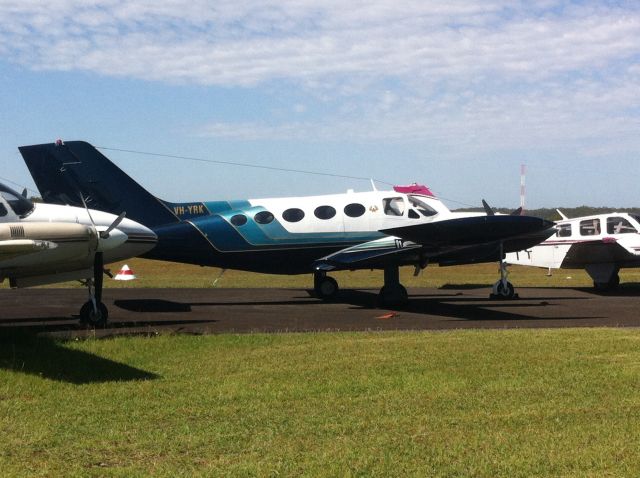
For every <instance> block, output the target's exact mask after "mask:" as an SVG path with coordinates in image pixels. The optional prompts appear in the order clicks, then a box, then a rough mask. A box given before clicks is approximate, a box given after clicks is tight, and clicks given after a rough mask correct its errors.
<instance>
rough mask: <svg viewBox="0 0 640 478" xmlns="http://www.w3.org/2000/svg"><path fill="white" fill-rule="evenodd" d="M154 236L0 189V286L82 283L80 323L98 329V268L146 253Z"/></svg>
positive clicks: (115, 219) (101, 311)
mask: <svg viewBox="0 0 640 478" xmlns="http://www.w3.org/2000/svg"><path fill="white" fill-rule="evenodd" d="M156 241H157V236H156V235H155V234H154V232H153V231H151V230H150V229H149V228H147V227H145V226H143V225H142V224H138V223H137V222H135V221H132V220H131V219H125V218H124V213H122V214H120V215H119V216H116V215H114V214H109V213H106V212H102V211H95V210H90V209H87V208H85V207H73V206H59V205H54V204H45V203H34V202H32V201H30V200H29V199H27V198H26V197H24V195H21V194H18V193H17V192H16V191H14V190H12V189H11V188H9V187H7V186H5V185H4V184H0V282H3V281H4V280H5V279H8V280H9V284H10V286H11V287H30V286H36V285H43V284H51V283H55V282H64V281H68V280H83V281H85V283H86V285H87V288H88V290H89V301H87V302H86V303H85V304H84V305H83V306H82V308H81V309H80V320H81V321H83V322H86V323H88V324H90V325H103V324H104V323H106V321H107V317H108V311H107V308H106V306H105V305H104V304H103V303H102V275H103V272H106V271H104V264H105V263H110V262H115V261H120V260H122V259H126V258H129V257H133V256H137V255H140V254H143V253H145V252H147V251H149V250H150V249H151V248H153V246H154V245H155V244H156Z"/></svg>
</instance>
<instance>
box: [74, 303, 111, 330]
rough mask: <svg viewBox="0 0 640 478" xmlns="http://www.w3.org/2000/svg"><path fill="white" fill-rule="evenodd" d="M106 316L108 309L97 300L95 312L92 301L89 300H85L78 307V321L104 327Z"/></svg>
mask: <svg viewBox="0 0 640 478" xmlns="http://www.w3.org/2000/svg"><path fill="white" fill-rule="evenodd" d="M108 318H109V311H108V309H107V306H106V305H104V304H103V303H102V302H98V310H97V312H96V311H94V310H93V303H92V302H91V301H88V302H85V304H84V305H83V306H82V308H81V309H80V322H82V323H83V324H87V325H90V326H92V327H104V326H105V325H107V319H108Z"/></svg>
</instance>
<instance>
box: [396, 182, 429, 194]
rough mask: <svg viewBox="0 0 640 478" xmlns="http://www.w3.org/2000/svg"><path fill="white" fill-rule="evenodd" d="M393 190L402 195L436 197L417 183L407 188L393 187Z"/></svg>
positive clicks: (425, 187)
mask: <svg viewBox="0 0 640 478" xmlns="http://www.w3.org/2000/svg"><path fill="white" fill-rule="evenodd" d="M393 190H394V191H395V192H397V193H403V194H422V195H424V196H431V197H436V195H435V194H433V193H432V192H431V190H430V189H429V188H428V187H427V186H424V185H422V184H418V183H413V184H410V185H409V186H394V187H393Z"/></svg>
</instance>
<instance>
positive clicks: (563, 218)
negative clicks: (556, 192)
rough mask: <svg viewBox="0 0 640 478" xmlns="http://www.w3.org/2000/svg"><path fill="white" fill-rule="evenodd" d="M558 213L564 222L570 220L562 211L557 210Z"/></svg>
mask: <svg viewBox="0 0 640 478" xmlns="http://www.w3.org/2000/svg"><path fill="white" fill-rule="evenodd" d="M556 211H557V212H558V214H560V217H561V218H562V220H563V221H566V220H567V219H569V218H568V217H567V216H566V215H565V214H564V213H563V212H562V211H561V210H560V209H556Z"/></svg>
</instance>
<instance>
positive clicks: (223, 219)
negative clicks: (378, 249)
mask: <svg viewBox="0 0 640 478" xmlns="http://www.w3.org/2000/svg"><path fill="white" fill-rule="evenodd" d="M234 202H235V201H234ZM239 203H240V204H239ZM209 204H211V203H207V206H209ZM234 206H240V207H239V208H233V209H227V210H226V211H224V212H220V213H218V214H214V215H211V216H207V217H200V218H197V219H195V220H193V224H194V226H196V227H197V228H198V229H199V230H200V231H201V232H202V233H203V234H204V235H205V236H206V237H207V239H208V240H209V241H210V242H211V243H212V244H213V246H214V247H215V248H216V249H218V250H220V251H227V252H229V251H247V250H252V249H254V248H266V247H269V248H274V247H276V248H277V247H290V246H299V247H304V246H312V247H315V246H327V245H332V244H338V245H350V244H356V243H359V242H365V241H371V240H373V239H378V238H380V237H383V236H384V234H382V233H379V232H377V231H362V232H344V231H336V232H310V233H292V232H289V231H287V230H286V229H285V228H284V227H283V226H282V224H281V223H280V222H279V221H278V220H277V219H274V220H273V221H272V222H271V223H269V224H258V223H256V222H255V221H254V220H253V218H254V216H255V215H256V214H257V213H258V212H261V211H265V208H264V207H261V206H254V207H251V206H250V205H249V204H248V203H247V202H244V203H242V202H241V201H237V202H235V204H234ZM213 207H215V208H217V209H218V210H220V209H222V208H224V207H225V206H224V205H223V204H221V203H216V204H214V205H213ZM236 214H244V215H245V216H246V217H247V222H246V223H245V224H244V225H242V226H234V225H233V224H231V218H232V217H233V216H235V215H236Z"/></svg>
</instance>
